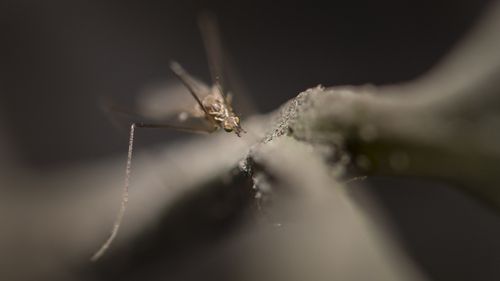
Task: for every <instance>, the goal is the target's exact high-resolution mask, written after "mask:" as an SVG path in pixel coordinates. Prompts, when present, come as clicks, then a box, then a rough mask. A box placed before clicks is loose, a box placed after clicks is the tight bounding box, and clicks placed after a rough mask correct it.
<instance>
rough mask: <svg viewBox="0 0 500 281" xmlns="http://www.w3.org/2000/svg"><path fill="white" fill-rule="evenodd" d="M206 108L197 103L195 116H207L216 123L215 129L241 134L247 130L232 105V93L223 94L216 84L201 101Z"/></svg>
mask: <svg viewBox="0 0 500 281" xmlns="http://www.w3.org/2000/svg"><path fill="white" fill-rule="evenodd" d="M201 103H202V104H203V107H204V108H205V110H203V109H202V108H201V106H200V105H199V104H196V105H195V108H194V112H193V114H192V115H193V117H200V118H203V117H204V118H206V119H207V120H208V121H209V122H211V123H212V124H214V125H215V128H214V129H219V128H221V129H224V130H225V131H226V132H233V131H234V132H235V133H236V135H238V136H240V135H241V133H242V132H245V131H244V130H243V129H242V128H241V125H240V118H239V117H238V116H237V114H236V113H235V112H234V110H233V107H232V105H231V95H227V96H224V95H222V93H221V91H220V88H219V87H218V86H217V85H214V86H213V87H212V89H211V91H210V93H209V94H208V95H206V96H205V97H204V98H203V100H202V101H201Z"/></svg>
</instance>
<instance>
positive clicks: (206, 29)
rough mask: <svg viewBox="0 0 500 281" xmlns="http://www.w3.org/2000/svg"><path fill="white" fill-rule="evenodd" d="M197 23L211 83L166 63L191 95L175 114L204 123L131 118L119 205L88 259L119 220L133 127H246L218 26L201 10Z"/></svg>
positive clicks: (237, 129) (110, 238) (123, 207)
mask: <svg viewBox="0 0 500 281" xmlns="http://www.w3.org/2000/svg"><path fill="white" fill-rule="evenodd" d="M199 26H200V30H201V33H202V37H203V43H204V45H205V49H206V52H207V58H208V64H209V69H210V75H211V78H212V83H213V86H212V87H208V86H206V85H205V84H203V83H201V82H199V81H198V80H196V79H195V78H194V77H193V76H191V75H190V74H189V73H187V72H186V70H184V68H182V66H181V65H180V64H179V63H177V62H171V63H170V69H171V70H172V72H173V73H174V74H175V76H177V78H178V79H179V80H180V81H181V82H182V83H183V84H184V86H185V87H186V88H187V90H188V91H189V93H190V95H191V96H192V98H193V99H194V100H193V101H192V105H191V107H190V109H188V110H186V111H182V112H181V114H179V120H180V121H185V120H186V119H187V118H192V119H198V120H201V121H203V124H204V126H201V127H200V126H198V127H192V126H186V125H174V124H166V123H144V122H134V123H132V124H131V125H130V131H129V141H128V153H127V163H126V168H125V182H124V185H123V194H122V201H121V205H120V209H119V211H118V214H117V217H116V219H115V221H114V224H113V228H112V230H111V233H110V235H109V236H108V238H107V240H106V241H105V242H104V243H103V244H102V246H101V247H100V248H99V250H98V251H97V252H95V254H94V255H93V256H92V257H91V261H97V260H98V259H99V258H100V257H102V255H104V254H105V253H106V251H107V250H108V248H109V247H110V245H111V244H112V242H113V241H114V239H115V238H116V235H117V234H118V230H119V228H120V225H121V222H122V220H123V217H124V214H125V210H126V207H127V202H128V200H129V186H130V175H131V168H132V152H133V150H134V136H135V131H136V129H137V128H159V129H175V130H180V131H187V132H192V133H206V134H209V133H212V132H215V131H217V130H219V129H223V130H224V131H226V132H233V133H235V134H236V135H237V136H238V137H240V136H241V134H242V133H246V131H245V130H244V129H243V128H242V127H241V125H240V117H239V115H238V114H237V113H236V112H235V111H234V110H233V106H232V102H233V99H232V94H231V93H229V92H228V91H227V90H226V89H225V88H224V81H223V80H222V78H223V77H222V75H221V73H222V65H221V64H222V49H221V44H220V40H219V36H218V29H217V26H216V23H215V20H214V18H213V16H211V15H210V14H202V15H201V16H200V18H199ZM110 109H111V110H113V111H116V112H121V113H125V114H132V115H140V114H137V113H136V112H133V111H130V110H126V109H123V108H121V107H118V106H111V107H110Z"/></svg>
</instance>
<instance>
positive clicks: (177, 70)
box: [170, 62, 209, 116]
mask: <svg viewBox="0 0 500 281" xmlns="http://www.w3.org/2000/svg"><path fill="white" fill-rule="evenodd" d="M170 69H172V71H173V72H174V74H175V75H176V76H177V78H179V80H181V81H182V83H183V84H184V85H185V86H186V88H188V90H189V92H190V93H191V95H192V96H193V98H194V99H195V100H196V102H197V103H198V104H199V105H200V107H201V109H203V111H204V112H205V114H206V115H207V116H209V114H208V111H207V109H206V108H205V106H204V105H203V103H202V102H201V100H200V98H199V97H198V95H197V94H196V91H197V87H196V84H195V82H194V81H193V79H192V78H191V76H189V74H188V73H187V72H186V70H184V68H182V66H181V65H180V64H178V63H177V62H171V63H170Z"/></svg>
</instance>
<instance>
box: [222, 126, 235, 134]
mask: <svg viewBox="0 0 500 281" xmlns="http://www.w3.org/2000/svg"><path fill="white" fill-rule="evenodd" d="M224 131H226V132H228V133H229V132H232V131H233V128H230V127H224Z"/></svg>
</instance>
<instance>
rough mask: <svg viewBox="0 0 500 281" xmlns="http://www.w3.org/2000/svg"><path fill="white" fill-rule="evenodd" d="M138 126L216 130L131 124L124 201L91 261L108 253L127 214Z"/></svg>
mask: <svg viewBox="0 0 500 281" xmlns="http://www.w3.org/2000/svg"><path fill="white" fill-rule="evenodd" d="M136 128H159V129H176V130H181V131H189V132H192V133H204V134H209V133H211V132H213V131H215V129H216V128H215V127H214V128H210V129H209V128H190V127H182V126H174V125H168V124H146V123H142V122H138V123H133V124H132V125H130V134H129V140H128V152H127V164H126V167H125V182H124V184H123V193H122V201H121V205H120V209H119V211H118V214H117V216H116V219H115V222H114V223H113V228H112V229H111V233H110V235H109V237H108V238H107V239H106V241H105V242H104V243H103V244H102V246H101V247H100V248H99V250H98V251H97V252H96V253H95V254H94V255H93V256H92V257H91V259H90V260H91V261H97V260H98V259H99V258H100V257H102V255H104V253H106V251H107V249H108V248H109V246H110V245H111V243H112V242H113V240H114V239H115V238H116V235H117V234H118V230H119V228H120V225H121V223H122V220H123V215H124V214H125V210H126V208H127V203H128V198H129V186H130V175H131V171H132V153H133V151H134V137H135V129H136Z"/></svg>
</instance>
